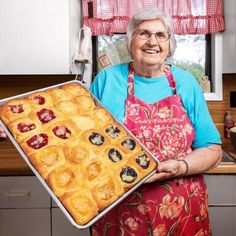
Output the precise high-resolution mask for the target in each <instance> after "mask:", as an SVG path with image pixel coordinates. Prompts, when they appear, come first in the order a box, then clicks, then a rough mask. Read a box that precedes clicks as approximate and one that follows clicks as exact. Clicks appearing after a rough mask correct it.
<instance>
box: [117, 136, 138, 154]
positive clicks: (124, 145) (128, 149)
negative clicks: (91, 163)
mask: <svg viewBox="0 0 236 236" xmlns="http://www.w3.org/2000/svg"><path fill="white" fill-rule="evenodd" d="M117 147H118V148H119V149H121V150H122V151H123V152H124V153H127V154H130V153H135V152H137V151H140V150H141V146H140V144H139V143H138V142H137V141H136V140H135V139H134V138H132V137H131V136H128V135H127V136H125V137H123V138H122V139H120V140H119V142H118V143H117Z"/></svg>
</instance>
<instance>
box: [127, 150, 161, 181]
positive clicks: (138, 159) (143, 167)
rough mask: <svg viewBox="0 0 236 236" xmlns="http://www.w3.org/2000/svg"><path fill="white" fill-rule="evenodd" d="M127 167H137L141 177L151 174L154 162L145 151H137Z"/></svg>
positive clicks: (130, 158)
mask: <svg viewBox="0 0 236 236" xmlns="http://www.w3.org/2000/svg"><path fill="white" fill-rule="evenodd" d="M127 165H129V166H135V167H137V168H138V169H139V171H140V173H141V174H142V176H143V177H144V176H145V175H147V173H151V172H152V171H153V170H154V169H155V168H156V162H155V161H154V159H153V158H152V157H151V156H150V155H149V154H148V153H147V152H145V151H139V152H137V153H135V154H133V155H131V156H130V157H129V160H128V162H127Z"/></svg>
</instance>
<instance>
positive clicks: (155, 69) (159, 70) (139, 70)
mask: <svg viewBox="0 0 236 236" xmlns="http://www.w3.org/2000/svg"><path fill="white" fill-rule="evenodd" d="M131 66H132V68H133V69H134V72H135V74H136V75H139V76H142V77H146V78H157V77H160V76H162V75H164V74H165V73H164V71H163V68H164V66H163V65H155V66H149V67H148V66H146V65H145V66H143V65H136V64H135V63H132V64H131Z"/></svg>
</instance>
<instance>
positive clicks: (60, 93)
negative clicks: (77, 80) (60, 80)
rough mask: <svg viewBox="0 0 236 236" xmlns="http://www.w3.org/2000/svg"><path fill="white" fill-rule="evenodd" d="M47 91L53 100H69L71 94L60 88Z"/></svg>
mask: <svg viewBox="0 0 236 236" xmlns="http://www.w3.org/2000/svg"><path fill="white" fill-rule="evenodd" d="M47 93H48V94H49V95H50V96H52V98H53V100H54V101H55V102H61V101H70V100H71V99H72V95H71V94H70V93H68V92H67V91H65V90H64V89H61V88H53V89H50V90H48V91H47Z"/></svg>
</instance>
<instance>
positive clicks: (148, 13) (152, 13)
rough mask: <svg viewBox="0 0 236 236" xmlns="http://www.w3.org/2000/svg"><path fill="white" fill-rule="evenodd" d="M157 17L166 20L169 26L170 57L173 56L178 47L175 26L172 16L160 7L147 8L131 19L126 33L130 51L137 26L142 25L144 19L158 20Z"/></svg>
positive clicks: (165, 22) (166, 24)
mask: <svg viewBox="0 0 236 236" xmlns="http://www.w3.org/2000/svg"><path fill="white" fill-rule="evenodd" d="M157 19H160V20H162V21H163V22H164V24H165V26H166V28H167V32H168V33H169V34H170V52H169V55H168V57H171V56H173V55H174V52H175V49H176V39H175V35H174V27H173V21H172V18H171V17H170V16H169V15H168V14H166V13H164V12H162V11H161V10H160V9H158V8H153V9H146V10H144V11H141V12H139V13H137V14H135V15H133V17H132V19H131V20H130V22H129V24H128V28H127V33H126V35H127V43H128V49H129V51H131V43H132V37H133V34H134V32H135V30H136V28H137V26H138V25H140V24H141V23H142V22H143V21H146V20H157Z"/></svg>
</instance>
